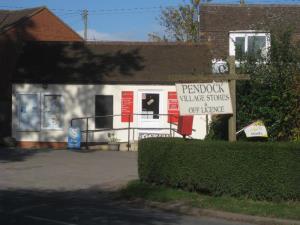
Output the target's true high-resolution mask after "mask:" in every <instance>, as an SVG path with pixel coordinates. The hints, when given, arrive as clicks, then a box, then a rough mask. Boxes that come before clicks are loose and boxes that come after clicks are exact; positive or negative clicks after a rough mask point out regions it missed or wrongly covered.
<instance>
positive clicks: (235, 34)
mask: <svg viewBox="0 0 300 225" xmlns="http://www.w3.org/2000/svg"><path fill="white" fill-rule="evenodd" d="M256 36H258V37H259V36H265V37H266V46H265V47H266V50H268V49H269V48H270V46H271V37H270V33H268V32H265V31H255V30H245V31H230V32H229V55H230V56H235V40H236V38H237V37H245V52H248V37H256Z"/></svg>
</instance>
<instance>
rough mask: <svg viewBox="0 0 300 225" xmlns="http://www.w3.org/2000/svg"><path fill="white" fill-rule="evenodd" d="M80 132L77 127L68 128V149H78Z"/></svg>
mask: <svg viewBox="0 0 300 225" xmlns="http://www.w3.org/2000/svg"><path fill="white" fill-rule="evenodd" d="M80 144H81V132H80V129H79V127H70V128H69V130H68V148H70V149H80Z"/></svg>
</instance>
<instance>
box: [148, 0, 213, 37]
mask: <svg viewBox="0 0 300 225" xmlns="http://www.w3.org/2000/svg"><path fill="white" fill-rule="evenodd" d="M210 1H212V0H190V3H189V4H181V5H179V6H178V7H167V8H165V9H163V10H162V11H161V15H160V16H159V17H158V21H159V24H160V25H161V26H162V27H163V28H164V33H165V34H164V37H160V36H159V35H157V34H156V33H152V34H149V37H150V40H152V41H153V40H164V41H181V42H197V41H198V39H199V22H198V15H199V13H200V5H201V4H202V3H204V2H210Z"/></svg>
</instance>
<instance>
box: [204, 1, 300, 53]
mask: <svg viewBox="0 0 300 225" xmlns="http://www.w3.org/2000/svg"><path fill="white" fill-rule="evenodd" d="M280 27H292V28H294V31H295V33H296V36H298V35H299V34H300V6H295V5H244V6H241V5H211V4H208V5H204V6H203V7H202V9H201V36H202V39H203V40H208V41H210V42H211V44H212V50H213V56H214V57H215V58H224V57H227V56H228V55H229V32H230V31H238V30H266V31H269V30H272V29H278V28H280Z"/></svg>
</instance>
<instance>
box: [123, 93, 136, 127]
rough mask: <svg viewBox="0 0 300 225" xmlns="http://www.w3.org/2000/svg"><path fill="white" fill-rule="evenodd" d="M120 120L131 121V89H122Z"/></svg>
mask: <svg viewBox="0 0 300 225" xmlns="http://www.w3.org/2000/svg"><path fill="white" fill-rule="evenodd" d="M121 111H122V113H121V114H122V116H121V121H122V122H133V91H122V105H121Z"/></svg>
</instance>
